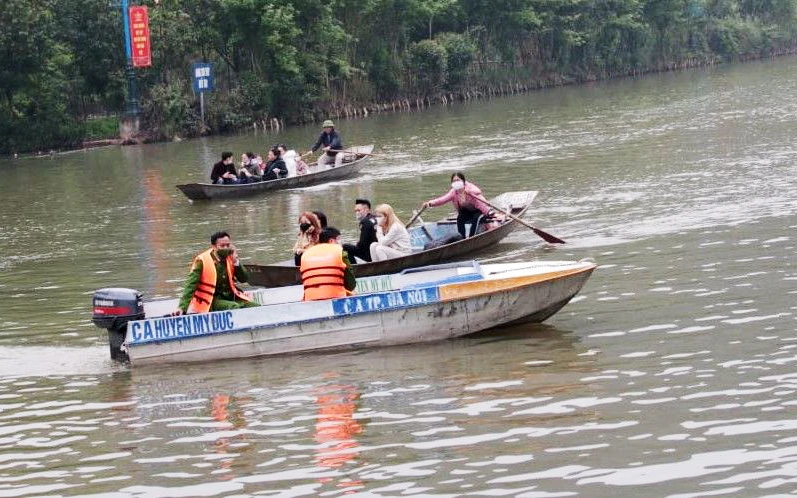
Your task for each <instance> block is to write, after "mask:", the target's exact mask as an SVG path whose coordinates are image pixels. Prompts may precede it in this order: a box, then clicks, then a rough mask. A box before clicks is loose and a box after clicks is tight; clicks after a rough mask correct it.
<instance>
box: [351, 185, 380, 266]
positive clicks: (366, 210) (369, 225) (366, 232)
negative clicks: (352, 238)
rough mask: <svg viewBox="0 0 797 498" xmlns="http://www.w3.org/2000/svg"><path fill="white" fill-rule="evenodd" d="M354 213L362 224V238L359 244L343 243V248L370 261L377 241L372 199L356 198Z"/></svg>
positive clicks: (363, 259)
mask: <svg viewBox="0 0 797 498" xmlns="http://www.w3.org/2000/svg"><path fill="white" fill-rule="evenodd" d="M354 215H355V216H356V217H357V221H358V222H359V224H360V225H359V226H360V239H359V240H358V241H357V245H353V244H343V250H344V251H346V252H347V253H348V254H349V255H350V256H352V257H357V258H360V260H362V261H365V262H368V263H370V262H371V244H372V243H374V242H376V241H377V240H376V218H374V215H372V214H371V201H369V200H368V199H357V200H355V201H354ZM355 261H356V260H355Z"/></svg>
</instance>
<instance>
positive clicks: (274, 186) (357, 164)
mask: <svg viewBox="0 0 797 498" xmlns="http://www.w3.org/2000/svg"><path fill="white" fill-rule="evenodd" d="M372 150H374V146H373V145H362V146H358V147H350V148H348V149H345V152H346V155H345V156H344V160H343V165H342V166H340V167H337V168H329V169H326V170H324V171H318V172H316V173H308V174H306V175H297V176H291V177H288V178H280V179H277V180H270V181H267V182H257V183H238V184H234V185H216V184H213V183H186V184H183V185H177V188H178V189H180V191H181V192H182V193H183V194H185V196H186V197H188V198H189V199H191V200H192V201H199V200H210V199H223V198H230V197H245V196H250V195H255V194H259V193H261V192H268V191H271V190H280V189H288V188H299V187H309V186H310V185H318V184H320V183H327V182H331V181H335V180H341V179H343V178H348V177H350V176H353V175H354V174H356V173H357V172H359V171H360V170H361V169H362V168H363V166H365V161H366V160H367V159H368V157H370V154H371V151H372ZM315 165H316V163H313V164H311V165H309V166H310V170H311V171H312V170H313V168H314V167H315Z"/></svg>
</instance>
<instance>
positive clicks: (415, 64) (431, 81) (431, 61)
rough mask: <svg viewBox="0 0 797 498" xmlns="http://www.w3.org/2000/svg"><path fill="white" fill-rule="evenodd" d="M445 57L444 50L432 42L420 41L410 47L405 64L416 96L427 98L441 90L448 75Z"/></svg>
mask: <svg viewBox="0 0 797 498" xmlns="http://www.w3.org/2000/svg"><path fill="white" fill-rule="evenodd" d="M447 57H448V56H447V54H446V49H445V48H443V47H442V46H441V45H440V44H439V43H437V42H436V41H434V40H421V41H419V42H418V43H414V44H412V45H411V46H410V48H409V50H408V57H407V64H408V66H409V67H408V69H409V72H410V74H411V75H412V81H413V86H414V88H415V90H416V91H417V92H418V94H420V95H425V96H428V95H430V94H432V93H434V92H439V91H440V90H441V89H442V88H443V84H444V83H445V81H446V76H447V74H448V71H447V67H448V63H447Z"/></svg>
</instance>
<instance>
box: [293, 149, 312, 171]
mask: <svg viewBox="0 0 797 498" xmlns="http://www.w3.org/2000/svg"><path fill="white" fill-rule="evenodd" d="M294 162H295V163H296V175H297V176H301V175H306V174H307V173H309V172H310V167H309V166H307V163H306V162H304V157H303V156H300V155H298V154H297V155H296V156H295V157H294Z"/></svg>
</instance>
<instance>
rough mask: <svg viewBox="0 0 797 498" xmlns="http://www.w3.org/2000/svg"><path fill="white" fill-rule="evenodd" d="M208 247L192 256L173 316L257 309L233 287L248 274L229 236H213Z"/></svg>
mask: <svg viewBox="0 0 797 498" xmlns="http://www.w3.org/2000/svg"><path fill="white" fill-rule="evenodd" d="M210 245H211V247H210V248H209V249H206V250H205V251H202V252H201V253H199V254H198V255H197V256H196V257H194V260H193V262H192V263H191V272H190V273H189V274H188V279H187V280H186V281H185V286H184V287H183V295H182V297H181V298H180V304H178V306H177V310H176V311H175V312H174V314H175V315H182V314H186V313H207V312H209V311H224V310H234V309H239V308H250V307H255V306H258V304H257V303H255V302H253V301H252V300H251V299H250V298H249V297H247V296H246V294H244V293H243V292H242V291H241V290H240V289H239V288H238V287H237V286H236V281H237V282H246V281H248V280H249V275H248V274H247V273H246V270H245V269H244V267H243V265H242V264H241V261H240V260H239V259H238V250H237V249H236V248H235V246H234V245H232V242H231V241H230V234H229V233H227V232H216V233H214V234H213V235H211V236H210Z"/></svg>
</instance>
